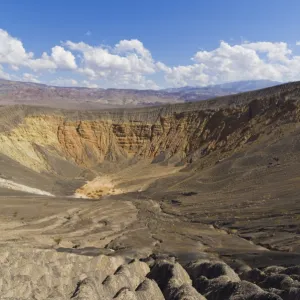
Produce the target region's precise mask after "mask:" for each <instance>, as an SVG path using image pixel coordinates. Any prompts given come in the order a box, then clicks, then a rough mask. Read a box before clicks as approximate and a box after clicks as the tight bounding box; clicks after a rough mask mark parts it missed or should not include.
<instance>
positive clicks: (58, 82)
mask: <svg viewBox="0 0 300 300" xmlns="http://www.w3.org/2000/svg"><path fill="white" fill-rule="evenodd" d="M50 84H51V85H54V86H66V87H72V86H78V81H77V80H75V79H72V78H63V77H58V78H56V79H54V80H51V81H50Z"/></svg>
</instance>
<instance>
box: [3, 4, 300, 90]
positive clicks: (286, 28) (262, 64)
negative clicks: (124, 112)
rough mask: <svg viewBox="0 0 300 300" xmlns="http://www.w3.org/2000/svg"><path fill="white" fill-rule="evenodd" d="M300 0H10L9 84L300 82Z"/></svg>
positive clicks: (6, 18) (6, 12)
mask: <svg viewBox="0 0 300 300" xmlns="http://www.w3.org/2000/svg"><path fill="white" fill-rule="evenodd" d="M299 11H300V1H299V0H288V1H287V0H281V1H279V0H272V1H271V0H260V1H258V0H252V1H250V0H249V1H248V0H244V1H241V0H226V1H225V0H210V1H207V0H185V1H182V0H172V1H171V0H160V1H158V0H151V1H149V0H143V1H141V0H139V1H134V0H110V1H100V0H97V1H96V0H85V1H78V0H77V1H75V0H72V1H70V0H63V1H62V0H60V1H58V0H52V1H41V0H23V1H20V0H9V1H1V3H0V78H4V79H10V80H20V81H30V82H37V83H46V84H50V85H58V86H86V87H99V88H136V89H160V88H169V87H181V86H186V85H189V86H207V85H213V84H219V83H224V82H231V81H239V80H254V79H255V80H256V79H268V80H274V81H281V82H287V81H295V80H300V31H299V28H300V18H299Z"/></svg>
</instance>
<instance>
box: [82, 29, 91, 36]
mask: <svg viewBox="0 0 300 300" xmlns="http://www.w3.org/2000/svg"><path fill="white" fill-rule="evenodd" d="M84 35H86V36H91V35H92V32H91V31H89V30H88V31H87V32H86V33H85V34H84Z"/></svg>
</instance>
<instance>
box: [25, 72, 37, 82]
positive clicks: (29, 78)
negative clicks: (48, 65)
mask: <svg viewBox="0 0 300 300" xmlns="http://www.w3.org/2000/svg"><path fill="white" fill-rule="evenodd" d="M22 80H23V81H26V82H35V83H40V81H39V78H38V76H37V75H34V74H30V73H24V74H23V77H22Z"/></svg>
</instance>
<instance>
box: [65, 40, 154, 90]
mask: <svg viewBox="0 0 300 300" xmlns="http://www.w3.org/2000/svg"><path fill="white" fill-rule="evenodd" d="M64 45H65V46H66V47H67V48H68V49H70V50H72V51H77V52H79V53H80V55H81V57H82V59H81V67H80V68H79V69H78V72H79V73H81V74H84V75H86V76H87V77H89V78H91V79H97V78H98V79H101V80H105V81H111V82H112V83H113V85H116V84H117V85H119V86H120V87H127V86H130V87H133V86H140V87H141V88H144V86H145V83H149V84H150V85H151V86H153V82H152V81H150V80H148V79H146V77H145V76H146V75H149V74H154V73H155V72H156V71H157V68H156V64H155V62H154V60H153V58H152V55H151V53H150V51H149V50H148V49H146V48H145V47H144V45H143V43H142V42H140V41H138V40H122V41H120V42H119V43H118V44H116V45H115V46H114V47H113V48H108V47H104V46H95V47H93V46H90V45H88V44H86V43H84V42H79V43H74V42H72V41H67V42H66V43H65V44H64ZM155 86H157V84H155Z"/></svg>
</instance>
